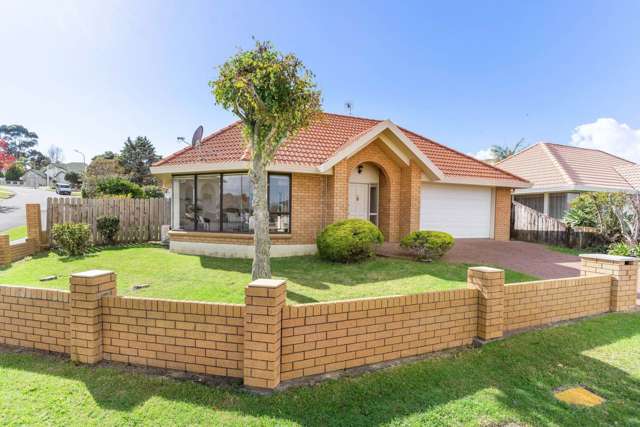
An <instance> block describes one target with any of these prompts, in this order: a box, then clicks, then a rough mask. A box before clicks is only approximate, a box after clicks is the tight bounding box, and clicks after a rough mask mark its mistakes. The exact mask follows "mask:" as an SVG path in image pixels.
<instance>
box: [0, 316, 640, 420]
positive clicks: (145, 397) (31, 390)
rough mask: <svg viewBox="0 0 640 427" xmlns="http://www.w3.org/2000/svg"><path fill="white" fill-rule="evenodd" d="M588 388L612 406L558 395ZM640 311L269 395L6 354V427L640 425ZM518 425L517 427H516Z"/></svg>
mask: <svg viewBox="0 0 640 427" xmlns="http://www.w3.org/2000/svg"><path fill="white" fill-rule="evenodd" d="M577 384H582V385H584V386H587V387H588V388H589V389H591V390H593V391H594V392H595V393H597V394H599V395H601V396H602V397H604V398H605V399H606V401H605V403H604V404H603V405H601V406H599V407H593V408H578V407H573V406H569V405H567V404H564V403H561V402H559V401H557V400H555V398H554V397H553V391H554V390H555V389H556V388H559V387H565V386H570V385H577ZM639 402H640V314H638V313H635V314H610V315H606V316H603V317H599V318H595V319H590V320H586V321H583V322H580V323H576V324H572V325H564V326H560V327H554V328H550V329H546V330H540V331H533V332H528V333H525V334H522V335H518V336H515V337H511V338H507V339H505V340H502V341H498V342H493V343H490V344H488V345H486V346H484V347H482V348H480V349H473V350H465V351H463V352H461V353H458V354H457V355H455V356H446V357H442V356H441V357H437V358H433V359H430V360H424V361H421V362H416V363H412V364H407V365H404V366H400V367H396V368H390V369H386V370H383V371H378V372H375V373H370V374H365V375H362V376H359V377H354V378H346V379H340V380H331V381H327V382H324V383H322V384H320V385H316V386H313V387H302V388H296V389H291V390H288V391H286V392H281V393H276V394H274V395H272V396H255V395H251V394H248V393H246V392H244V391H243V390H242V389H241V388H240V387H239V386H207V385H203V384H198V383H194V382H186V381H178V380H175V379H171V378H168V377H160V376H147V375H144V374H141V373H131V372H127V371H125V370H123V368H121V367H86V366H76V365H74V364H73V363H71V362H68V361H66V360H61V359H54V358H52V357H45V356H40V355H31V354H21V353H0V425H3V426H12V425H15V426H18V425H70V426H83V427H84V426H93V425H99V426H103V425H107V426H115V425H149V426H151V425H153V426H156V425H158V426H160V425H167V426H187V425H234V426H252V425H256V426H272V425H273V426H275V425H278V426H289V425H298V426H329V425H341V426H360V425H362V426H372V425H391V426H405V425H407V426H418V425H422V426H451V425H455V426H460V425H465V426H467V425H468V426H502V425H531V426H581V427H585V426H614V425H618V426H632V425H640V404H639ZM509 423H513V424H509Z"/></svg>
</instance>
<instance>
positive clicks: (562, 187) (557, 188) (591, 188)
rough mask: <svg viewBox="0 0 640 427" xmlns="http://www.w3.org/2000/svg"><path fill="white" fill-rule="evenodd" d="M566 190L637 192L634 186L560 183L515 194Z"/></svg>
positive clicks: (519, 191)
mask: <svg viewBox="0 0 640 427" xmlns="http://www.w3.org/2000/svg"><path fill="white" fill-rule="evenodd" d="M565 192H604V193H617V192H622V193H635V190H634V189H632V188H615V187H597V186H593V185H558V186H555V187H535V188H525V189H519V190H516V191H514V194H542V193H565Z"/></svg>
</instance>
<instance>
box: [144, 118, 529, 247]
mask: <svg viewBox="0 0 640 427" xmlns="http://www.w3.org/2000/svg"><path fill="white" fill-rule="evenodd" d="M248 167H249V155H248V152H247V150H246V148H245V146H244V143H243V137H242V125H241V123H240V122H236V123H233V124H231V125H229V126H227V127H225V128H223V129H221V130H219V131H217V132H215V133H213V134H211V135H209V136H207V137H206V138H204V139H203V140H202V142H201V143H200V144H198V145H196V146H194V147H187V148H185V149H183V150H180V151H178V152H176V153H174V154H172V155H170V156H168V157H166V158H164V159H162V160H160V161H159V162H157V163H155V165H154V166H152V168H151V172H152V173H153V174H154V175H156V176H158V178H160V179H161V180H162V182H163V183H164V185H165V186H167V187H170V188H171V192H172V224H171V228H172V230H171V231H170V233H169V236H170V248H171V250H173V251H176V252H184V253H191V254H206V255H213V256H229V257H232V256H233V257H251V256H252V255H253V247H252V245H253V238H252V235H251V232H252V230H253V218H252V209H251V201H252V188H251V184H250V180H249V177H248V176H247V170H248ZM529 185H530V184H529V183H528V182H527V181H526V180H525V179H523V178H520V177H518V176H516V175H514V174H512V173H509V172H505V171H503V170H501V169H499V168H497V167H494V166H491V165H488V164H486V163H484V162H481V161H479V160H476V159H474V158H472V157H470V156H467V155H465V154H462V153H460V152H458V151H455V150H453V149H451V148H448V147H445V146H444V145H441V144H439V143H437V142H434V141H432V140H430V139H428V138H425V137H423V136H420V135H418V134H416V133H414V132H411V131H408V130H406V129H403V128H401V127H398V126H397V125H395V124H394V123H393V122H391V121H390V120H373V119H366V118H358V117H353V116H342V115H337V114H328V113H323V114H322V116H321V118H319V119H318V120H317V121H315V122H314V123H312V124H311V125H310V126H309V127H308V128H306V129H304V130H302V131H301V132H299V133H298V134H297V135H296V136H295V137H293V138H291V139H290V140H288V141H286V142H285V144H284V145H283V146H282V147H281V148H280V149H279V150H278V152H277V154H276V156H275V160H274V162H273V164H272V165H271V167H270V176H269V196H268V197H269V209H270V228H271V232H272V234H271V239H272V243H273V245H272V256H289V255H301V254H311V253H314V252H315V251H316V245H315V240H316V236H317V235H318V233H319V232H320V231H321V230H322V229H323V228H324V227H325V226H327V225H328V224H330V223H332V222H334V221H336V220H340V219H345V218H364V219H367V220H370V221H371V222H373V223H375V224H377V225H378V226H379V227H380V229H381V230H382V232H383V233H384V235H385V239H386V240H387V241H389V242H398V241H399V240H400V239H401V238H402V237H403V236H405V235H406V234H408V233H409V232H411V231H415V230H418V229H429V230H442V231H446V232H449V233H451V234H452V235H453V236H455V237H458V238H490V239H499V240H508V239H509V221H510V212H511V210H510V207H511V190H512V189H514V188H517V189H520V188H526V187H528V186H529Z"/></svg>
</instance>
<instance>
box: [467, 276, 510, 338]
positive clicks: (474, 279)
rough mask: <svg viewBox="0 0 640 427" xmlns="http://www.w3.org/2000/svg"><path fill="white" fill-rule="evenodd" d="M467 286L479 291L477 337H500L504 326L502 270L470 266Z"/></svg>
mask: <svg viewBox="0 0 640 427" xmlns="http://www.w3.org/2000/svg"><path fill="white" fill-rule="evenodd" d="M467 286H468V287H469V288H471V289H477V290H478V291H480V294H479V301H478V338H479V339H481V340H483V341H486V340H492V339H496V338H500V337H502V331H503V327H504V270H500V269H498V268H491V267H471V268H469V270H467Z"/></svg>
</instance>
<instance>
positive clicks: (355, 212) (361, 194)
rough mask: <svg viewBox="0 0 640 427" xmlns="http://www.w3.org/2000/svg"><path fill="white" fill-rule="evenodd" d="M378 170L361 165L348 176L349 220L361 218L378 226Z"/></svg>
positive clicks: (374, 167)
mask: <svg viewBox="0 0 640 427" xmlns="http://www.w3.org/2000/svg"><path fill="white" fill-rule="evenodd" d="M380 175H381V174H380V169H379V168H378V167H377V166H376V165H374V164H372V163H361V164H359V165H358V166H356V167H355V168H353V170H352V171H351V174H350V175H349V218H361V219H366V220H369V221H371V222H372V223H374V224H376V225H378V226H379V225H380V218H379V216H380V215H379V213H380V208H379V205H380Z"/></svg>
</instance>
